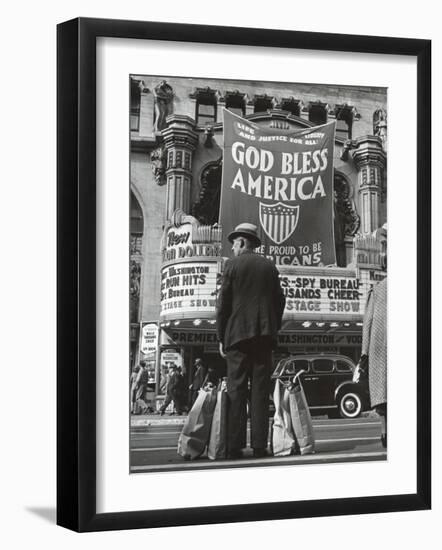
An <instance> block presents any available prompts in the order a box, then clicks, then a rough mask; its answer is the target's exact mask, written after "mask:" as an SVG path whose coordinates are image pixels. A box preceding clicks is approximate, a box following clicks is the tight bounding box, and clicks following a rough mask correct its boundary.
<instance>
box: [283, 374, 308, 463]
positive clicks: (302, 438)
mask: <svg viewBox="0 0 442 550" xmlns="http://www.w3.org/2000/svg"><path fill="white" fill-rule="evenodd" d="M302 372H303V371H300V372H299V373H298V374H297V375H296V376H295V377H294V378H293V382H292V384H290V386H289V387H288V389H287V392H288V397H289V406H290V417H291V420H292V427H293V432H294V434H295V437H296V442H297V444H298V446H299V452H300V453H301V455H306V454H310V453H313V452H314V451H315V437H314V432H313V423H312V417H311V415H310V409H309V407H308V404H307V399H306V398H305V393H304V389H303V387H302V384H301V380H300V379H299V375H300V374H301V373H302Z"/></svg>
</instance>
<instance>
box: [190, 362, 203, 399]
mask: <svg viewBox="0 0 442 550" xmlns="http://www.w3.org/2000/svg"><path fill="white" fill-rule="evenodd" d="M194 368H195V374H194V375H193V380H192V383H191V384H190V386H189V390H190V406H192V405H193V404H194V403H195V400H196V398H197V396H198V392H199V390H200V388H201V386H202V385H203V382H204V379H205V378H206V375H207V368H206V367H205V365H204V363H203V361H202V359H200V358H199V357H197V358H196V359H195V365H194Z"/></svg>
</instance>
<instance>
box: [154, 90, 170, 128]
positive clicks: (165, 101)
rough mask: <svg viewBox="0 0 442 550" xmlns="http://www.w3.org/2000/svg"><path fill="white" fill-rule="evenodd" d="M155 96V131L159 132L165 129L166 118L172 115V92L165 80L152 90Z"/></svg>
mask: <svg viewBox="0 0 442 550" xmlns="http://www.w3.org/2000/svg"><path fill="white" fill-rule="evenodd" d="M154 95H155V131H156V132H160V131H161V130H163V129H164V128H165V127H166V117H168V116H169V115H171V114H172V113H173V97H174V92H173V88H172V86H170V85H169V84H168V83H167V82H166V81H165V80H162V81H161V82H160V83H159V84H158V85H157V86H155V89H154Z"/></svg>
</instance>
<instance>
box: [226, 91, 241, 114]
mask: <svg viewBox="0 0 442 550" xmlns="http://www.w3.org/2000/svg"><path fill="white" fill-rule="evenodd" d="M225 102H226V109H229V111H232V113H236V114H237V115H239V116H244V115H245V114H246V100H245V94H241V93H240V92H238V91H235V92H227V93H226V96H225Z"/></svg>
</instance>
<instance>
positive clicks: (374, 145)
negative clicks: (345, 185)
mask: <svg viewBox="0 0 442 550" xmlns="http://www.w3.org/2000/svg"><path fill="white" fill-rule="evenodd" d="M355 146H356V148H355V150H354V151H353V160H354V162H355V164H356V167H357V169H358V172H359V174H358V178H359V204H360V214H361V227H360V231H361V233H362V234H363V235H367V234H368V233H371V232H372V231H375V230H376V229H378V227H379V201H380V198H381V195H382V192H383V182H384V170H385V166H386V154H385V151H384V150H383V148H382V140H381V139H380V138H379V137H377V136H362V137H360V138H358V139H357V140H355Z"/></svg>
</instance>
